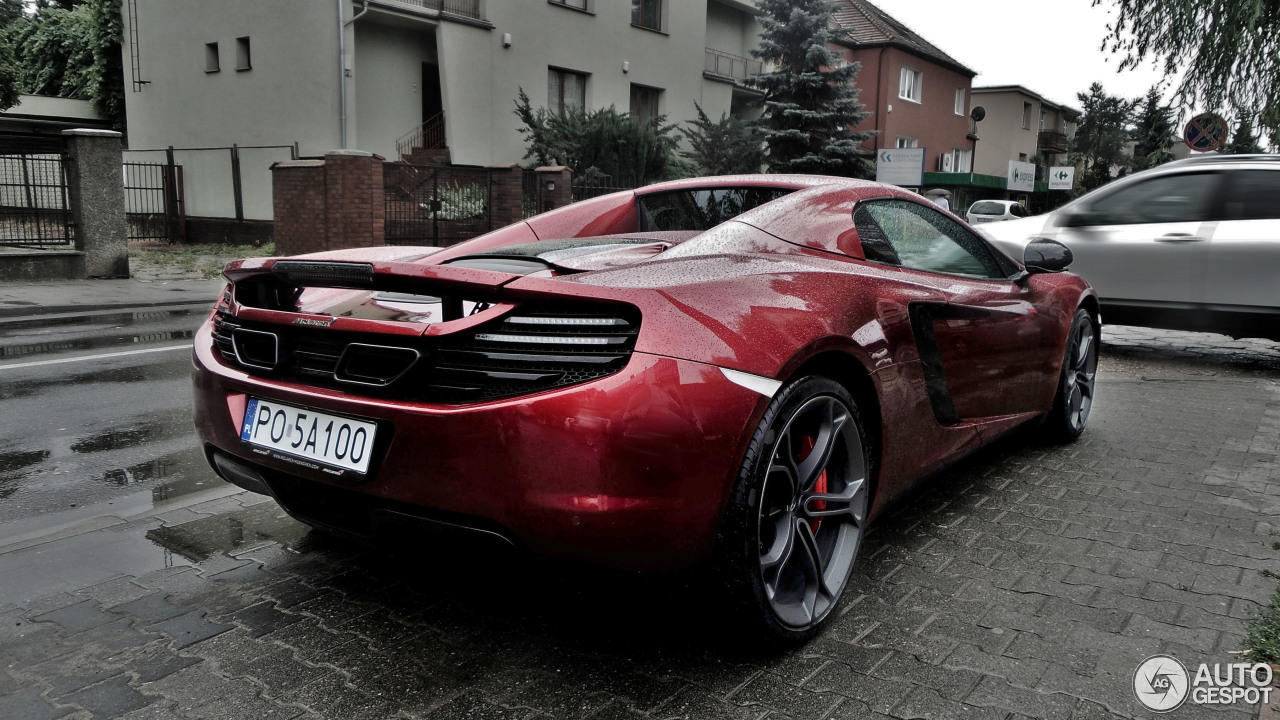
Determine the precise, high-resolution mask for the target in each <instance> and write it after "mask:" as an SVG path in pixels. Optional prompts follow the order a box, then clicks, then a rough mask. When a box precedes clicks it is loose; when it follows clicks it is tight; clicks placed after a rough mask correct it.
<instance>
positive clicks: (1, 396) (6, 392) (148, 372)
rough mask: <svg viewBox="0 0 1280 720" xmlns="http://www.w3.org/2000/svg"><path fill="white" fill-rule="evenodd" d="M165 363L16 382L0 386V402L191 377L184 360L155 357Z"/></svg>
mask: <svg viewBox="0 0 1280 720" xmlns="http://www.w3.org/2000/svg"><path fill="white" fill-rule="evenodd" d="M158 360H163V361H165V362H156V363H153V364H147V365H134V366H130V367H122V368H112V369H108V370H94V371H92V372H84V373H76V374H74V375H67V376H60V377H56V378H42V379H39V380H17V381H12V382H5V383H3V384H2V385H0V400H9V399H11V398H20V397H27V396H30V395H35V394H37V393H39V392H41V391H44V390H47V389H49V388H63V387H76V386H81V385H101V384H105V383H142V382H157V381H162V380H178V379H181V378H186V377H189V376H190V375H191V364H190V363H189V362H188V361H187V358H186V357H180V358H179V357H178V356H177V355H174V356H173V357H171V358H158Z"/></svg>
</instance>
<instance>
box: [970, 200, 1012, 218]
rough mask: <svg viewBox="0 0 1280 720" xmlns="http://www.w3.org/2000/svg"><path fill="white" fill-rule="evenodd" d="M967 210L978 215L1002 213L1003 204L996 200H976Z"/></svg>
mask: <svg viewBox="0 0 1280 720" xmlns="http://www.w3.org/2000/svg"><path fill="white" fill-rule="evenodd" d="M969 212H971V213H977V214H978V215H1003V214H1004V205H1002V204H1000V203H997V202H976V203H974V204H973V207H971V208H969Z"/></svg>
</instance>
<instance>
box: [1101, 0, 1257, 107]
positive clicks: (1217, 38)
mask: <svg viewBox="0 0 1280 720" xmlns="http://www.w3.org/2000/svg"><path fill="white" fill-rule="evenodd" d="M1093 4H1094V5H1101V4H1104V3H1103V0H1093ZM1105 4H1107V5H1115V6H1116V9H1117V11H1118V12H1117V13H1116V15H1115V20H1114V21H1113V22H1112V23H1111V25H1110V26H1109V27H1108V30H1109V33H1108V35H1107V37H1106V39H1105V41H1104V47H1106V48H1107V49H1109V50H1110V51H1111V52H1113V53H1121V54H1123V55H1124V59H1123V60H1122V61H1121V63H1120V69H1121V70H1126V69H1129V68H1133V67H1137V66H1138V65H1140V64H1142V63H1143V62H1145V61H1147V60H1148V59H1150V60H1152V61H1154V62H1156V63H1158V64H1160V65H1161V66H1162V67H1163V68H1164V72H1165V75H1167V76H1170V77H1177V76H1179V75H1181V76H1182V81H1181V83H1180V84H1179V85H1178V88H1177V100H1178V101H1179V102H1180V103H1181V104H1182V105H1183V106H1184V107H1188V108H1189V107H1201V108H1208V109H1221V108H1228V109H1230V110H1233V111H1234V114H1235V115H1237V116H1243V115H1244V114H1246V113H1250V112H1253V111H1255V110H1256V109H1260V111H1261V114H1260V120H1259V122H1260V123H1261V124H1262V125H1263V127H1264V128H1265V129H1266V130H1268V131H1272V132H1275V131H1280V4H1278V3H1277V2H1276V0H1197V1H1196V2H1185V0H1108V2H1106V3H1105Z"/></svg>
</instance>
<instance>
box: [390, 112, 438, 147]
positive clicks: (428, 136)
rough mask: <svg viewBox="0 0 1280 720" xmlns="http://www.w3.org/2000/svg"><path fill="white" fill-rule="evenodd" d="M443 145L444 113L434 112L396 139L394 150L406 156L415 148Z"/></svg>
mask: <svg viewBox="0 0 1280 720" xmlns="http://www.w3.org/2000/svg"><path fill="white" fill-rule="evenodd" d="M443 147H445V135H444V113H436V114H435V115H434V116H432V117H431V118H430V119H428V120H426V121H424V122H423V123H422V124H421V125H419V126H418V127H416V128H414V129H412V130H410V131H409V132H407V133H405V134H404V136H403V137H401V138H400V139H399V140H396V152H397V153H399V155H400V157H402V158H407V157H409V156H410V155H412V154H413V153H414V151H416V150H439V149H441V148H443Z"/></svg>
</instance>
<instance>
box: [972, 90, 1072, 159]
mask: <svg viewBox="0 0 1280 720" xmlns="http://www.w3.org/2000/svg"><path fill="white" fill-rule="evenodd" d="M973 105H974V106H982V107H983V108H985V109H986V111H987V116H986V118H984V119H983V120H982V122H980V123H978V124H977V126H976V130H977V132H976V134H977V135H978V137H979V138H981V140H980V141H979V142H978V143H977V148H976V157H975V158H974V172H975V173H978V174H981V175H992V176H996V177H1004V176H1005V175H1006V173H1007V172H1008V169H1009V161H1010V160H1017V161H1021V162H1032V158H1034V157H1036V156H1037V155H1039V156H1040V158H1041V161H1042V164H1044V165H1047V166H1054V165H1066V164H1068V163H1067V142H1068V141H1069V140H1070V139H1071V138H1072V137H1074V136H1075V134H1076V124H1075V122H1074V121H1072V120H1069V119H1068V118H1072V117H1076V116H1078V115H1079V111H1077V110H1074V109H1073V108H1070V107H1067V106H1066V105H1059V104H1057V103H1055V102H1052V101H1050V100H1046V99H1045V98H1043V97H1041V96H1040V95H1038V94H1036V93H1035V92H1033V91H1031V90H1028V89H1027V88H1025V87H1022V86H1021V85H996V86H990V87H975V88H974V89H973Z"/></svg>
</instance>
